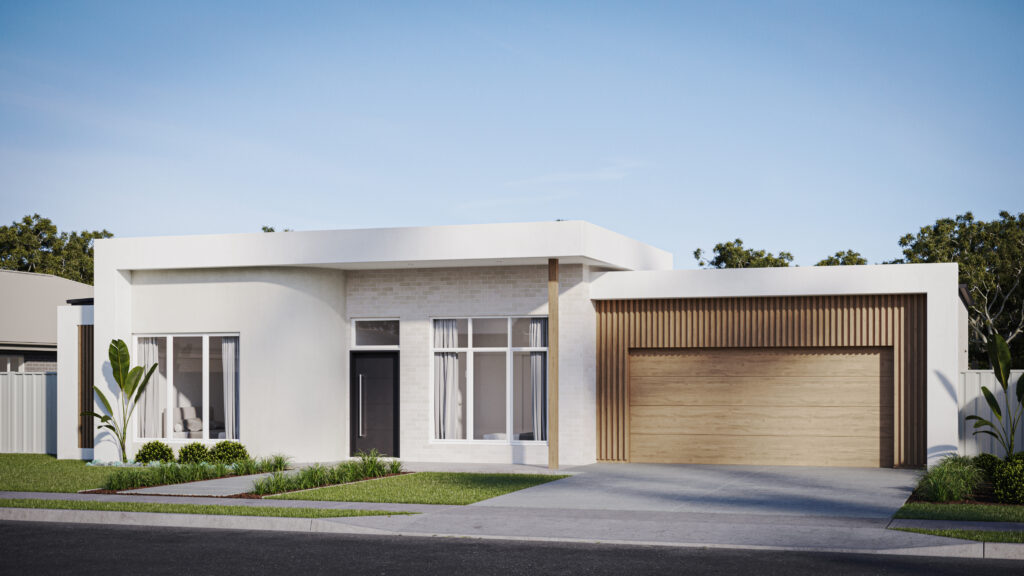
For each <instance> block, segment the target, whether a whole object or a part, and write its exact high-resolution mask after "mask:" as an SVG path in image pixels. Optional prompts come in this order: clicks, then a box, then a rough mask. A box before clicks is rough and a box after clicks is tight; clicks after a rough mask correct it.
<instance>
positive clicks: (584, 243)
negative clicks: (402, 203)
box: [96, 221, 672, 270]
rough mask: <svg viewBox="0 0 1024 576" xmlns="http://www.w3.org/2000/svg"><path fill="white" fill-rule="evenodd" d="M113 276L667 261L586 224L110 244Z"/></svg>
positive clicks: (637, 266) (106, 252)
mask: <svg viewBox="0 0 1024 576" xmlns="http://www.w3.org/2000/svg"><path fill="white" fill-rule="evenodd" d="M96 254H97V260H98V261H99V260H101V259H102V260H103V261H104V262H105V265H108V266H109V265H112V266H113V267H114V268H115V269H117V270H167V269H190V268H239V267H255V266H310V267H318V268H334V269H341V270H360V269H381V268H410V267H413V268H437V267H465V266H495V265H499V266H501V265H504V266H516V265H532V264H545V263H547V261H548V259H550V258H557V259H559V260H560V261H562V262H565V263H570V264H572V263H577V264H590V265H593V266H596V267H601V268H606V269H609V270H670V269H671V268H672V255H671V254H669V253H668V252H665V251H664V250H659V249H657V248H654V247H653V246H650V245H647V244H644V243H642V242H639V241H637V240H633V239H632V238H628V237H626V236H623V235H621V234H617V233H615V232H612V231H610V230H607V229H605V228H601V227H599V226H595V225H593V224H590V223H588V222H581V221H562V222H534V223H520V224H481V225H470V226H430V227H415V228H373V229H361V230H324V231H310V232H274V233H256V234H220V235H199V236H163V237H148V238H112V239H103V240H97V241H96Z"/></svg>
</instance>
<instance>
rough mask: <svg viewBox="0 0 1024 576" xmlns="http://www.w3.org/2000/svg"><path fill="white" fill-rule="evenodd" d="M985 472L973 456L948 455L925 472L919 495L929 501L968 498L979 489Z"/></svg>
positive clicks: (918, 491)
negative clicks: (977, 464) (975, 462)
mask: <svg viewBox="0 0 1024 576" xmlns="http://www.w3.org/2000/svg"><path fill="white" fill-rule="evenodd" d="M983 474H984V473H983V472H982V471H981V470H980V469H979V468H978V467H977V466H975V465H974V462H973V459H972V458H971V457H969V456H947V457H946V458H943V459H942V461H941V462H939V463H938V464H936V465H935V466H934V467H932V468H930V469H929V470H928V471H926V472H925V473H924V476H922V477H921V481H920V482H918V485H917V495H918V496H919V497H920V498H921V499H923V500H927V501H929V502H950V501H953V500H966V499H968V498H970V497H971V496H972V495H973V494H974V491H975V490H977V489H978V485H979V484H981V481H982V478H983Z"/></svg>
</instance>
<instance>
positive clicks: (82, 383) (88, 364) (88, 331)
mask: <svg viewBox="0 0 1024 576" xmlns="http://www.w3.org/2000/svg"><path fill="white" fill-rule="evenodd" d="M92 344H93V327H92V325H91V324H81V325H79V326H78V447H79V448H92V447H93V443H94V441H95V438H94V435H95V433H96V430H95V423H94V422H93V417H92V416H86V415H85V414H83V412H93V411H95V410H96V407H95V406H94V405H93V402H94V400H93V389H92V383H93V380H92V379H93V358H92V354H93V347H92Z"/></svg>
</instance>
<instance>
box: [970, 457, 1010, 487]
mask: <svg viewBox="0 0 1024 576" xmlns="http://www.w3.org/2000/svg"><path fill="white" fill-rule="evenodd" d="M1002 465H1003V460H1002V459H1001V458H999V457H998V456H995V455H992V454H978V455H977V456H975V457H974V467H975V468H977V469H979V470H981V471H982V473H983V474H984V475H985V479H986V480H988V481H989V482H991V481H992V478H993V474H995V471H996V468H999V467H1000V466H1002Z"/></svg>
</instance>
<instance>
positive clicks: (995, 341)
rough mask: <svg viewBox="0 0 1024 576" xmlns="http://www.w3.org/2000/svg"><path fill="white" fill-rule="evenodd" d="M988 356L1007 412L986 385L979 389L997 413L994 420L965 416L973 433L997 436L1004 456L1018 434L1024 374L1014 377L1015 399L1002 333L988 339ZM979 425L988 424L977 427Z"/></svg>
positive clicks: (1023, 390)
mask: <svg viewBox="0 0 1024 576" xmlns="http://www.w3.org/2000/svg"><path fill="white" fill-rule="evenodd" d="M988 359H989V362H990V363H991V364H992V370H993V371H994V372H995V374H996V380H997V381H998V382H999V387H1000V388H1002V389H1003V397H1004V398H1006V412H1005V413H1003V410H1002V408H1001V407H1000V406H999V401H998V400H996V396H995V394H993V393H992V391H991V390H989V389H988V387H986V386H982V387H981V393H982V395H984V396H985V402H987V403H988V407H989V408H990V409H991V410H992V414H993V415H994V416H995V417H996V422H998V425H996V423H994V422H992V421H990V420H986V419H984V418H982V417H981V416H973V415H972V416H968V417H967V418H965V420H974V435H975V436H977V435H978V434H988V435H989V436H991V437H993V438H995V439H996V441H997V442H999V444H1000V445H1001V446H1002V447H1003V450H1005V451H1006V456H1012V455H1013V454H1014V440H1015V439H1016V437H1017V427H1018V426H1019V425H1020V419H1021V413H1022V412H1024V410H1022V408H1024V374H1022V375H1021V377H1020V378H1018V379H1017V387H1016V388H1017V389H1016V390H1015V391H1014V396H1016V398H1017V402H1013V401H1012V400H1011V398H1010V390H1009V388H1010V360H1011V358H1010V347H1009V346H1008V345H1007V344H1006V340H1003V337H1002V336H1000V335H998V334H996V335H994V336H993V337H992V338H991V339H990V340H989V341H988ZM979 428H988V429H987V430H979Z"/></svg>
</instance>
